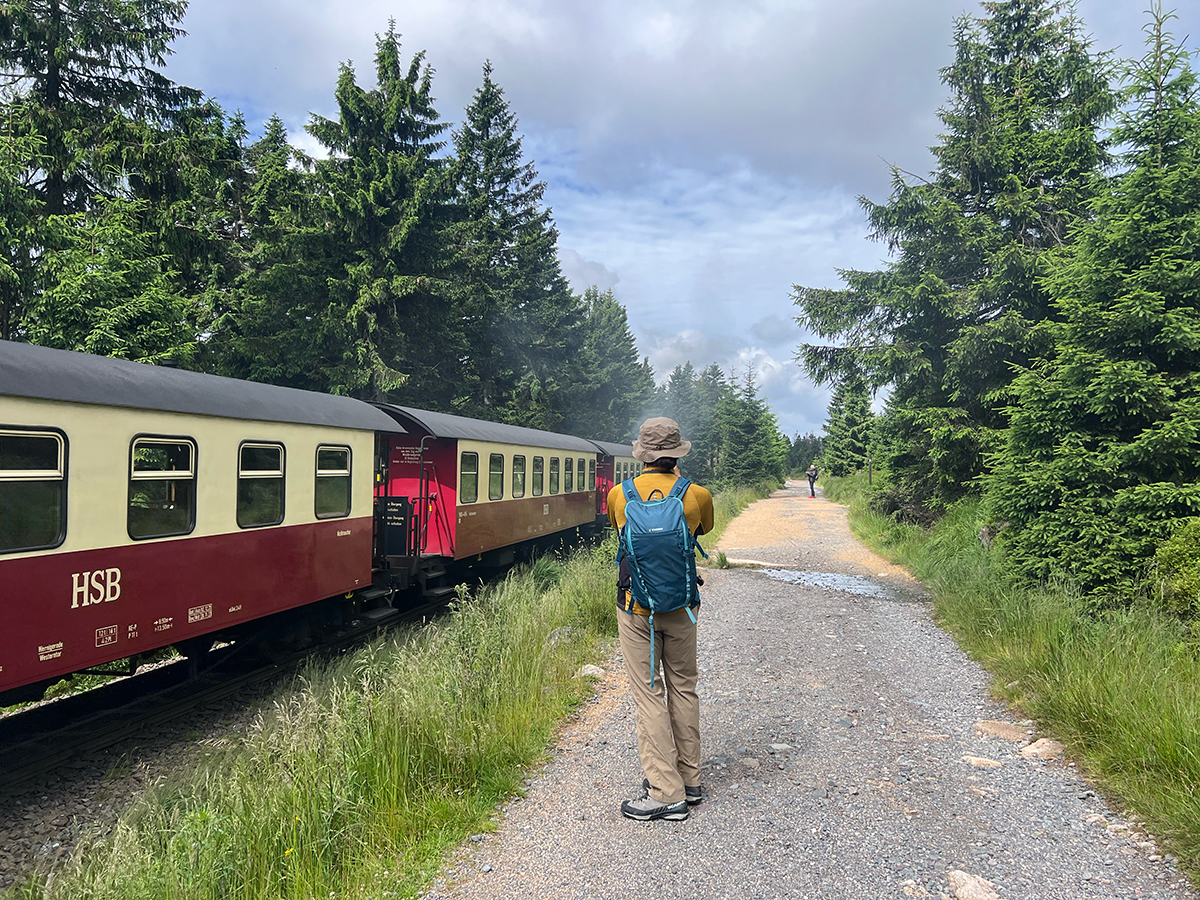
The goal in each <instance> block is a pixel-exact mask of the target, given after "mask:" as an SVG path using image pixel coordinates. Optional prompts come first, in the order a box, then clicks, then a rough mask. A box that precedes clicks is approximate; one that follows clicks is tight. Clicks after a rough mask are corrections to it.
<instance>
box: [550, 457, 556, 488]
mask: <svg viewBox="0 0 1200 900" xmlns="http://www.w3.org/2000/svg"><path fill="white" fill-rule="evenodd" d="M550 493H552V494H557V493H558V457H557V456H552V457H550Z"/></svg>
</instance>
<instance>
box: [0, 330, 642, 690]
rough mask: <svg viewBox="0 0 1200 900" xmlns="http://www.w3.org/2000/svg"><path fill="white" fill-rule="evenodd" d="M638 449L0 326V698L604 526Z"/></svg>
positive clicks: (494, 563) (321, 617)
mask: <svg viewBox="0 0 1200 900" xmlns="http://www.w3.org/2000/svg"><path fill="white" fill-rule="evenodd" d="M641 467H642V464H641V463H640V462H639V461H638V460H636V459H634V457H633V455H632V447H631V446H629V445H626V444H618V443H611V442H607V441H597V440H588V439H584V438H580V437H575V436H572V435H566V434H556V433H553V432H548V431H541V430H538V429H533V428H523V427H519V426H513V425H506V424H500V423H496V422H488V421H482V420H478V419H472V418H467V417H463V416H456V415H449V414H446V413H440V412H433V411H429V410H420V409H413V408H410V407H403V406H397V405H392V404H388V403H370V402H366V401H362V400H357V399H353V398H349V397H340V396H333V395H327V394H320V393H315V392H311V391H303V390H298V389H294V388H286V387H279V386H275V385H268V384H260V383H256V382H250V381H242V380H238V379H234V378H225V377H221V376H217V375H210V374H204V373H199V372H192V371H187V370H184V369H180V368H177V367H170V366H154V365H146V364H143V363H136V362H130V361H128V360H121V359H112V358H108V357H100V356H93V355H90V354H86V353H77V352H72V351H63V350H54V349H49V348H45V347H38V346H33V345H30V344H22V343H15V342H10V341H0V619H2V621H3V627H2V628H0V706H7V705H11V704H13V703H16V702H20V701H24V700H30V699H36V698H38V697H40V696H41V695H42V694H43V692H44V690H45V688H46V687H47V686H49V685H50V684H53V683H54V682H56V681H58V680H59V679H61V678H63V677H65V676H68V675H71V674H73V673H77V672H84V671H103V672H104V673H105V674H111V672H112V669H111V666H112V664H114V663H116V662H117V661H120V660H125V661H129V663H128V666H129V671H132V670H133V669H135V668H136V665H137V661H138V660H139V659H143V658H145V657H146V656H147V655H149V654H153V653H155V652H156V651H160V650H162V649H163V648H165V647H174V648H176V649H177V650H179V652H180V653H182V654H183V655H185V656H187V657H190V658H193V659H194V658H197V657H202V655H203V654H204V653H206V652H207V651H208V650H209V648H211V647H212V646H213V644H214V642H216V641H218V640H232V641H239V640H246V639H247V637H248V636H250V635H255V634H261V633H267V632H268V631H269V632H270V633H272V634H274V635H275V637H276V639H279V640H287V641H291V642H294V643H298V644H300V643H304V642H305V641H307V640H309V638H310V632H312V631H313V630H315V629H318V628H320V627H321V626H323V625H327V624H336V623H339V622H346V621H349V620H351V619H353V618H354V617H361V616H374V617H376V618H380V619H382V618H384V617H386V616H388V615H392V614H394V613H395V611H396V610H398V609H399V608H400V607H401V606H402V605H403V604H405V603H411V602H413V598H426V599H428V600H436V599H437V598H438V597H441V596H444V595H446V594H448V593H450V592H452V591H453V581H454V580H455V578H456V577H461V576H462V574H463V573H464V571H467V570H470V571H474V570H475V569H502V568H503V567H506V566H508V565H510V564H512V563H513V562H514V561H516V560H517V559H519V558H521V557H522V556H523V555H526V554H531V553H532V552H536V551H537V550H538V549H543V548H546V547H549V546H551V545H553V544H555V543H557V542H561V541H564V540H567V539H573V538H575V537H576V536H578V535H581V534H586V533H588V532H595V531H596V530H598V529H600V528H602V527H603V526H604V525H605V524H606V523H607V509H606V503H607V494H608V490H609V489H610V488H611V487H612V486H613V485H614V484H617V483H619V482H620V481H622V480H624V479H625V478H628V477H631V476H633V475H636V474H638V473H639V472H640V471H641ZM266 623H271V625H272V629H273V630H271V629H266V628H265V627H264V626H265V624H266ZM106 666H108V667H110V668H107V669H106V668H104V667H106Z"/></svg>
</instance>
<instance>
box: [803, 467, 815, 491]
mask: <svg viewBox="0 0 1200 900" xmlns="http://www.w3.org/2000/svg"><path fill="white" fill-rule="evenodd" d="M804 474H805V475H807V476H808V496H810V497H815V496H817V464H816V463H813V464H812V465H811V466H809V467H808V471H807V472H805V473H804Z"/></svg>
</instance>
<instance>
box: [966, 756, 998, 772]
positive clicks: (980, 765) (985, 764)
mask: <svg viewBox="0 0 1200 900" xmlns="http://www.w3.org/2000/svg"><path fill="white" fill-rule="evenodd" d="M962 759H963V762H965V763H970V764H971V765H973V766H975V768H977V769H998V768H1000V767H1001V766H1002V765H1004V763H1002V762H997V761H996V760H994V759H988V758H987V757H986V756H970V755H967V756H964V757H963V758H962Z"/></svg>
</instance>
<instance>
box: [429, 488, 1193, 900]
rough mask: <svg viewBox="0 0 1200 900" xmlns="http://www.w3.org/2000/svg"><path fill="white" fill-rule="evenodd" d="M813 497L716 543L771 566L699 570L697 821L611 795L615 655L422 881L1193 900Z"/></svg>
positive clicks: (620, 764) (629, 767)
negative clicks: (524, 768)
mask: <svg viewBox="0 0 1200 900" xmlns="http://www.w3.org/2000/svg"><path fill="white" fill-rule="evenodd" d="M807 493H808V487H807V483H805V484H804V485H803V487H801V485H800V484H799V483H792V484H789V486H788V488H786V489H785V490H783V491H780V492H778V493H776V494H775V495H774V496H773V497H772V498H770V499H769V500H764V501H760V502H759V503H756V504H755V505H754V506H752V507H751V508H750V509H749V510H747V511H746V513H744V514H743V515H742V516H741V517H739V519H738V520H736V521H735V522H734V523H733V524H732V525H731V526H730V528H729V529H728V530H727V531H726V533H725V535H724V537H723V539H722V541H721V545H720V549H722V550H724V551H725V552H726V554H727V555H728V556H729V557H730V558H731V559H744V560H755V561H758V562H760V563H768V564H771V565H772V567H771V568H764V569H750V568H737V569H730V570H723V571H721V570H711V571H710V572H708V573H706V579H707V582H708V583H707V586H706V588H705V591H704V607H703V614H702V617H701V625H702V628H701V632H700V664H701V679H700V691H701V698H702V703H703V706H702V712H701V728H702V735H703V740H704V759H705V763H704V789H705V800H704V802H703V803H702V804H701V805H699V806H698V807H694V808H693V810H692V813H691V816H690V818H689V819H688V820H687V821H685V822H652V823H637V822H633V821H630V820H628V819H625V818H623V817H622V816H621V814H620V812H619V804H620V802H621V800H622V799H624V798H626V797H629V796H634V795H635V794H636V793H637V792H638V790H639V785H640V781H641V776H642V773H641V770H640V768H639V764H638V759H637V752H636V747H635V742H634V729H633V704H632V701H630V700H629V698H628V696H627V690H626V686H625V681H624V672H623V669H622V668H621V666H620V662H619V659H613V660H611V661H610V663H609V664H608V666H607V667H606V668H607V670H608V674H607V676H606V677H605V678H604V679H602V680H601V681H600V682H599V683H598V685H597V694H596V697H595V698H594V699H593V700H592V702H591V703H589V704H586V705H585V707H584V708H583V710H581V713H580V716H579V719H578V720H577V721H576V722H573V723H571V727H570V728H569V729H567V730H566V731H565V732H564V733H563V735H562V736H561V738H560V740H559V742H558V744H557V746H556V747H555V748H554V751H553V753H552V759H551V762H550V763H549V764H548V765H547V766H546V767H545V768H544V769H543V770H542V771H541V772H540V773H538V774H537V775H536V777H533V778H531V779H530V780H529V782H528V791H527V795H526V796H525V797H524V798H523V799H519V800H516V801H514V802H513V803H511V804H509V805H508V806H507V807H506V808H505V809H504V811H503V815H502V821H501V823H500V826H499V829H498V831H497V832H496V833H495V834H490V835H486V836H485V835H477V836H475V837H474V838H473V839H472V841H471V842H468V843H467V844H466V846H465V847H464V848H463V850H462V851H461V853H460V854H459V855H458V857H457V858H456V859H455V860H454V861H452V862H451V863H450V865H449V867H448V869H447V870H446V872H445V876H444V877H443V878H442V879H440V880H439V881H438V883H437V884H436V885H435V887H434V889H433V890H432V891H431V892H430V896H434V897H439V898H443V897H453V898H459V900H464V898H510V897H512V898H549V897H554V898H626V897H631V896H632V897H636V896H641V895H645V896H648V897H655V898H674V897H678V898H726V897H728V898H760V897H761V898H774V897H780V898H782V897H805V898H809V897H812V898H816V897H820V898H826V897H828V898H839V900H846V898H850V900H860V898H875V897H880V898H885V897H886V898H892V897H931V898H958V900H992V898H997V897H998V898H1002V900H1018V898H1028V900H1057V898H1062V900H1067V898H1072V900H1074V898H1108V897H1120V898H1135V897H1142V898H1173V900H1182V898H1190V900H1196V897H1197V895H1196V894H1195V893H1194V892H1193V891H1192V889H1191V888H1190V887H1189V886H1188V885H1187V884H1186V882H1185V880H1184V879H1183V878H1182V877H1181V876H1180V875H1179V873H1178V871H1177V870H1176V869H1175V867H1174V866H1173V865H1172V862H1171V860H1170V859H1169V858H1167V859H1165V860H1164V859H1163V858H1162V856H1161V855H1160V854H1159V852H1158V850H1157V848H1156V847H1155V845H1154V843H1153V840H1152V839H1151V838H1149V837H1148V836H1147V835H1144V834H1141V833H1139V830H1138V826H1137V823H1131V822H1128V821H1126V820H1125V819H1123V818H1122V817H1121V816H1120V815H1119V814H1116V813H1114V812H1113V811H1112V810H1111V809H1109V807H1108V806H1107V805H1106V804H1105V801H1104V799H1103V798H1102V797H1099V796H1097V794H1096V793H1095V792H1094V791H1093V790H1092V789H1091V788H1090V787H1089V785H1088V784H1087V783H1086V782H1085V781H1084V780H1083V779H1082V778H1081V777H1080V776H1079V774H1078V773H1077V772H1076V771H1075V769H1074V768H1073V767H1072V766H1071V765H1070V764H1069V763H1066V762H1064V761H1063V760H1062V759H1051V760H1041V759H1029V758H1025V757H1023V756H1022V755H1021V753H1020V752H1019V751H1020V749H1021V748H1022V747H1023V746H1024V745H1025V744H1026V743H1027V742H1028V741H1029V740H1032V738H1033V737H1035V736H1034V735H1032V734H1031V732H1030V730H1029V725H1030V723H1027V722H1018V721H1014V720H1013V719H1012V716H1011V713H1010V712H1009V711H1008V710H1006V709H1005V708H1004V707H1002V706H1000V705H998V704H996V703H994V702H992V701H991V700H990V699H989V698H988V692H987V685H988V676H987V674H986V673H985V672H984V671H983V670H982V669H981V668H980V667H979V666H978V665H976V664H975V663H974V662H972V661H971V660H969V659H968V658H967V657H966V656H965V655H964V654H963V653H962V651H960V650H959V649H958V647H957V646H956V645H955V644H954V642H953V640H952V639H951V638H950V637H949V636H948V635H947V634H945V633H944V632H943V631H941V630H940V629H939V628H937V627H936V626H935V625H934V624H933V623H932V621H931V619H930V612H929V607H928V604H927V602H926V601H925V599H924V596H923V594H922V592H921V589H920V585H919V584H917V583H916V582H914V581H913V580H912V579H911V578H909V577H908V576H907V575H906V574H905V573H904V572H903V571H902V570H899V569H897V568H896V567H894V566H891V565H889V564H887V563H886V562H884V561H883V560H881V559H879V558H878V557H876V556H874V555H873V554H871V553H869V552H868V551H866V550H865V549H864V548H863V547H862V545H861V544H859V543H858V542H857V541H855V540H854V539H853V537H852V536H851V535H850V532H849V529H848V527H847V525H846V516H845V510H844V509H842V508H840V507H837V506H835V505H833V504H831V503H828V502H826V501H824V500H822V499H821V498H819V497H818V498H817V499H815V500H810V499H808V497H807V496H806V495H807ZM709 549H710V552H711V548H709ZM997 734H1003V735H1007V736H996V735H997ZM985 879H986V881H985ZM989 883H990V886H989Z"/></svg>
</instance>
